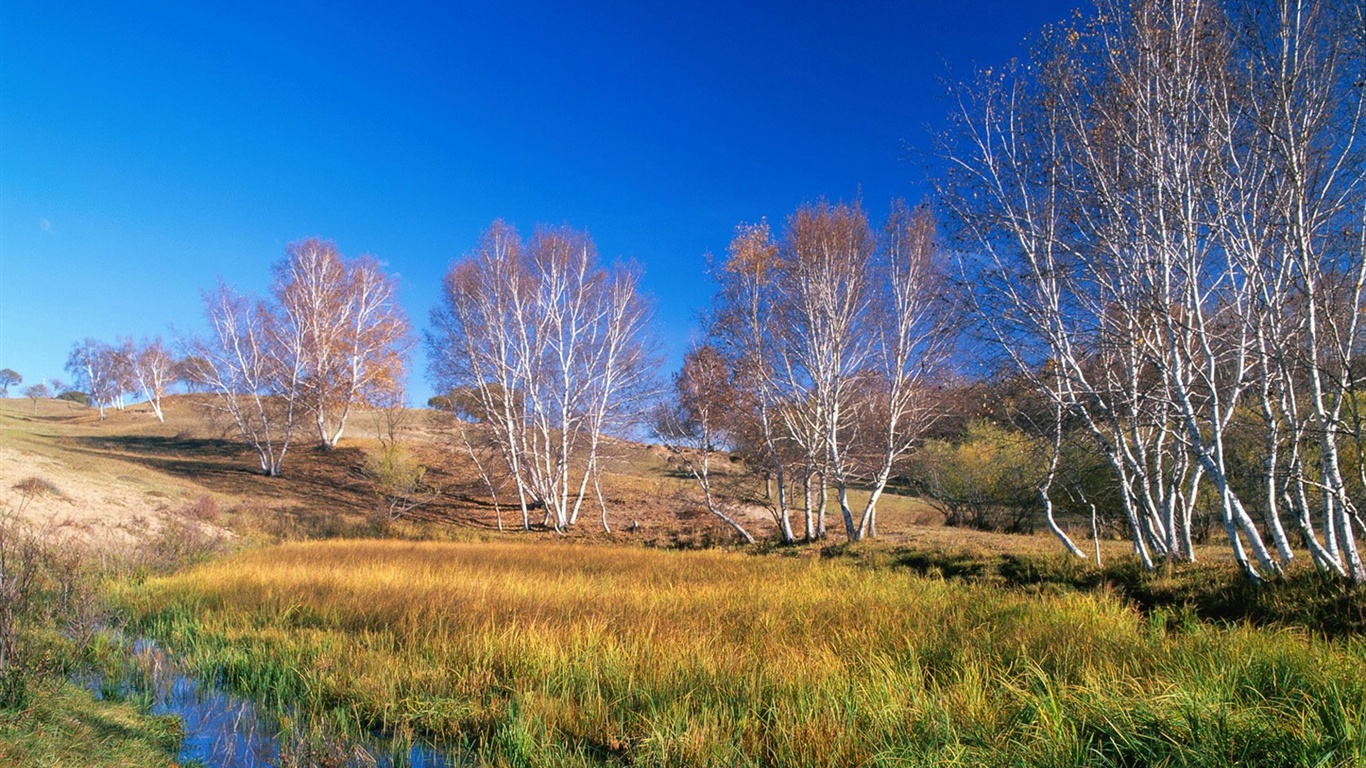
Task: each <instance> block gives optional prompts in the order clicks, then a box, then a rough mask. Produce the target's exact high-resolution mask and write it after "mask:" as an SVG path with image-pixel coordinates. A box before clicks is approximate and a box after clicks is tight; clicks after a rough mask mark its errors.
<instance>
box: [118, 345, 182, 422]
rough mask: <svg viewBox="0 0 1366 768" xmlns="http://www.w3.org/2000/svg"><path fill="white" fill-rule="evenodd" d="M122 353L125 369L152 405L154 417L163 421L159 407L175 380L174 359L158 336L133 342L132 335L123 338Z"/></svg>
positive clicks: (164, 419)
mask: <svg viewBox="0 0 1366 768" xmlns="http://www.w3.org/2000/svg"><path fill="white" fill-rule="evenodd" d="M122 346H123V349H124V355H125V356H126V358H127V360H128V362H129V369H130V371H131V373H132V376H133V381H134V382H135V383H136V385H137V387H138V389H139V390H141V392H142V396H143V399H145V400H146V401H147V404H148V405H150V406H152V413H153V414H155V415H156V417H157V421H160V422H165V421H166V416H165V414H164V413H162V410H161V398H162V397H163V396H164V395H165V394H166V392H167V390H169V389H170V387H171V384H173V383H174V382H175V380H176V359H175V357H174V356H173V355H172V354H171V351H170V350H169V349H168V348H167V347H166V344H165V342H163V341H162V340H161V337H160V336H157V337H155V338H152V339H150V340H147V339H144V340H143V341H142V343H140V344H135V343H134V342H133V340H132V339H125V340H124V342H123V345H122Z"/></svg>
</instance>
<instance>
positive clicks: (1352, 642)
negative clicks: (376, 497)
mask: <svg viewBox="0 0 1366 768" xmlns="http://www.w3.org/2000/svg"><path fill="white" fill-rule="evenodd" d="M115 599H116V601H117V602H118V603H119V604H120V605H121V606H122V607H123V608H124V609H125V610H126V611H127V612H128V613H129V615H130V616H131V617H132V619H133V621H134V624H135V627H136V628H137V629H139V631H143V632H147V633H150V634H152V635H154V636H156V637H158V638H159V639H161V640H162V641H164V642H166V643H167V644H169V646H170V647H171V648H173V649H175V650H176V651H178V652H180V653H182V654H183V655H184V656H185V658H186V661H187V662H188V663H189V664H190V665H191V666H193V667H196V668H198V669H200V670H201V671H202V672H203V673H204V674H206V675H212V676H221V677H222V679H224V680H226V681H227V682H228V683H229V684H230V685H232V686H233V687H235V688H237V689H239V690H242V691H244V692H246V693H249V694H251V695H254V696H256V697H257V698H260V699H264V700H266V701H268V702H273V703H277V704H279V705H281V706H284V707H294V708H297V709H296V710H295V711H297V712H300V713H306V714H308V715H310V716H315V715H316V716H327V717H331V718H335V719H337V720H338V721H341V722H344V723H349V724H350V727H354V728H356V729H372V728H383V729H386V730H390V731H394V732H397V733H400V734H403V733H411V734H421V735H424V736H427V737H429V738H433V739H436V740H438V741H442V742H447V743H452V744H456V745H460V746H462V747H463V748H465V749H466V750H468V752H469V753H470V754H471V755H473V756H475V757H476V758H477V759H479V760H481V761H483V762H486V763H488V764H496V765H604V764H605V765H617V764H623V765H624V764H632V765H727V766H729V765H741V766H743V765H755V766H759V765H783V766H786V765H800V766H807V765H809V766H845V765H896V766H907V765H911V766H914V765H927V766H928V765H965V766H966V765H1020V766H1026V765H1028V766H1034V765H1057V766H1067V765H1115V766H1120V765H1126V766H1127V765H1154V764H1161V765H1210V766H1214V765H1231V764H1239V765H1327V766H1336V765H1344V766H1345V765H1357V764H1362V763H1363V762H1366V726H1364V725H1363V723H1364V722H1366V643H1363V641H1362V640H1361V639H1359V638H1357V639H1345V640H1323V639H1317V638H1313V637H1310V636H1309V635H1307V634H1306V633H1303V632H1298V631H1295V630H1289V629H1275V630H1273V629H1265V628H1253V627H1241V626H1240V627H1232V628H1221V627H1216V626H1212V625H1207V624H1203V623H1201V622H1198V621H1188V622H1184V623H1180V622H1170V621H1166V620H1153V619H1151V618H1148V617H1144V616H1141V615H1140V614H1139V613H1138V612H1136V611H1135V610H1133V609H1131V608H1129V607H1128V606H1127V605H1126V604H1124V603H1122V602H1121V601H1120V600H1118V599H1116V598H1114V597H1112V596H1108V595H1106V594H1097V593H1079V592H1074V593H1064V594H1058V595H1031V594H1025V593H1023V592H1020V591H1011V590H1003V589H1001V588H999V587H993V586H990V585H973V584H961V583H952V582H945V581H942V580H936V579H930V578H922V577H918V576H914V575H911V574H909V573H906V572H905V571H903V570H890V569H885V568H882V569H880V568H868V567H860V566H859V565H858V564H856V563H850V562H844V561H829V560H818V559H802V558H779V557H754V556H747V555H738V554H727V553H718V552H666V551H654V550H635V549H626V548H619V547H601V546H588V545H574V544H563V545H556V544H547V543H544V542H538V543H531V544H528V543H505V542H493V543H478V544H459V543H430V542H425V543H424V542H419V543H413V542H393V541H384V542H380V541H359V542H355V541H353V542H342V541H331V542H318V543H303V544H290V545H284V546H279V547H274V548H270V549H263V550H256V551H251V552H245V553H240V554H238V555H234V556H232V557H229V558H225V559H220V560H216V561H213V562H210V563H207V564H202V565H200V566H198V567H196V568H194V569H192V570H190V571H188V572H184V573H181V574H179V575H174V576H169V577H164V578H154V579H149V580H147V581H145V582H142V583H140V584H131V583H130V584H125V585H124V586H122V587H121V588H120V591H119V592H118V593H117V594H116V595H115ZM1172 627H1176V629H1172Z"/></svg>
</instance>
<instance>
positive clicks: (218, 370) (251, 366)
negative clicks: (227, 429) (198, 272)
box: [184, 283, 306, 477]
mask: <svg viewBox="0 0 1366 768" xmlns="http://www.w3.org/2000/svg"><path fill="white" fill-rule="evenodd" d="M204 314H205V319H206V320H207V321H208V325H209V328H210V332H209V335H208V336H207V337H206V338H202V339H197V340H194V341H192V342H190V345H189V350H188V352H189V354H188V355H187V356H186V358H185V361H184V362H185V363H186V364H187V365H189V366H191V369H190V370H189V371H187V373H188V374H189V376H190V377H191V378H192V379H193V380H194V381H196V382H198V383H199V384H200V385H201V386H203V387H204V388H205V389H206V390H208V391H209V392H212V393H213V394H214V395H216V397H215V403H216V405H217V407H218V408H219V409H221V410H222V411H223V412H226V413H227V414H228V415H229V416H230V417H231V418H232V421H233V424H234V425H235V426H236V427H237V431H238V434H240V435H241V436H242V439H244V440H245V441H246V442H247V444H248V445H250V446H251V447H252V449H253V450H254V451H255V452H256V456H257V459H258V461H259V463H260V466H261V471H262V472H263V473H265V474H266V475H267V476H270V477H275V476H278V475H279V474H280V467H281V465H282V464H283V462H284V458H285V454H286V453H287V452H288V451H289V445H290V442H291V440H292V439H293V436H294V429H295V426H296V423H297V418H298V415H299V410H300V407H301V406H300V403H299V392H300V385H301V383H302V380H303V377H304V370H305V363H304V350H305V344H306V341H305V338H306V335H305V334H306V332H305V330H304V329H303V328H302V327H300V326H299V325H297V324H295V323H292V322H289V319H290V318H289V317H288V316H287V315H277V314H276V313H274V312H272V311H271V308H270V306H269V305H267V304H266V303H265V302H263V301H259V300H255V301H253V300H251V299H249V298H247V297H244V296H241V295H239V294H237V293H236V292H234V291H233V290H232V289H231V288H229V287H228V286H227V285H224V284H222V283H220V284H219V285H218V287H217V288H216V289H215V290H213V291H211V292H206V293H205V294H204Z"/></svg>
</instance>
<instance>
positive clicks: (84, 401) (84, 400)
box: [57, 389, 90, 405]
mask: <svg viewBox="0 0 1366 768" xmlns="http://www.w3.org/2000/svg"><path fill="white" fill-rule="evenodd" d="M57 399H58V400H67V401H70V402H73V403H76V404H78V405H90V395H87V394H86V393H84V392H82V391H80V390H79V389H68V390H67V391H65V392H63V393H61V394H60V395H57Z"/></svg>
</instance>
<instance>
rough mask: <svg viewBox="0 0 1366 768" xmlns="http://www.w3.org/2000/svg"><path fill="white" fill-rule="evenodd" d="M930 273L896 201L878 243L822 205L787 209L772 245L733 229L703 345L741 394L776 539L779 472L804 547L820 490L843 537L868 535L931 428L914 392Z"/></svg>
mask: <svg viewBox="0 0 1366 768" xmlns="http://www.w3.org/2000/svg"><path fill="white" fill-rule="evenodd" d="M940 266H941V265H940V263H939V260H938V259H937V250H936V248H935V245H934V225H933V221H932V220H931V219H930V218H929V216H928V214H927V213H925V212H923V211H922V212H919V213H916V212H912V211H911V210H910V209H909V208H907V207H906V206H905V205H904V204H902V203H896V204H894V206H893V210H892V214H891V215H890V216H889V219H888V223H887V227H886V230H885V232H884V234H883V236H882V237H879V236H878V235H877V234H876V233H875V232H874V230H873V229H872V227H871V226H870V225H869V223H868V219H867V216H866V215H865V214H864V213H863V211H862V209H861V208H860V207H859V206H857V205H843V204H841V205H830V204H828V203H819V204H815V205H806V206H803V207H801V208H800V209H798V211H797V212H795V213H794V214H793V215H792V216H790V217H789V218H788V220H787V222H786V226H785V229H784V232H783V236H782V238H781V239H780V240H778V241H777V242H776V243H775V242H774V240H773V239H772V238H771V236H770V234H769V232H768V229H767V227H766V226H765V225H759V226H757V227H742V228H741V229H740V230H739V231H738V233H737V236H736V239H735V241H733V243H732V246H731V249H730V254H729V258H728V259H727V261H726V262H725V263H724V264H723V265H722V268H721V270H720V271H719V273H718V276H719V278H720V282H721V291H720V293H719V295H718V298H717V302H716V306H717V314H716V319H715V320H714V322H713V323H712V329H713V331H712V335H713V337H714V339H715V340H716V344H717V347H718V349H721V350H723V351H724V353H725V354H727V355H728V356H729V357H730V359H731V360H732V364H733V365H734V366H735V367H736V370H737V372H739V373H740V375H739V376H738V377H737V385H738V386H740V387H741V388H742V389H744V390H745V391H746V392H747V393H748V395H749V401H748V402H750V403H751V404H752V410H751V411H750V416H751V420H752V421H753V422H754V424H755V425H756V428H755V429H753V430H752V433H753V434H756V435H757V436H759V437H760V438H761V440H760V441H759V443H760V445H761V446H762V448H763V452H762V453H761V456H762V457H763V458H764V459H765V463H766V464H767V467H768V468H769V469H770V471H771V472H772V473H773V475H774V476H775V477H776V478H777V481H778V496H777V500H776V502H775V504H774V508H775V514H776V517H777V520H778V523H779V528H780V533H781V536H782V538H783V540H784V541H791V540H793V538H795V537H794V536H793V535H792V532H791V527H790V522H789V519H790V518H789V512H788V506H789V502H788V498H789V490H788V483H789V478H790V477H791V475H793V474H796V475H797V476H798V477H799V478H800V479H801V482H802V497H803V509H804V513H805V535H806V538H807V539H808V540H810V539H814V538H820V537H822V536H824V535H825V513H824V510H825V503H826V502H825V497H826V495H827V485H833V486H834V491H835V495H836V499H837V504H838V507H839V510H840V514H841V517H842V520H843V523H844V530H845V535H846V537H847V538H849V539H850V540H858V539H862V538H864V537H866V536H873V535H876V532H877V502H878V499H879V498H880V497H881V495H882V493H883V491H884V489H885V488H886V485H887V482H888V480H889V478H890V477H891V474H892V469H893V467H894V466H895V464H896V462H897V461H898V460H899V459H900V458H901V457H903V456H904V455H905V454H906V453H907V452H908V451H909V450H910V449H911V447H912V446H913V445H914V444H915V443H916V442H917V441H918V439H919V438H920V436H921V435H922V434H923V430H924V429H925V427H926V426H928V424H929V423H930V420H931V418H930V415H931V412H930V410H929V409H927V408H926V407H925V402H924V397H923V395H924V393H925V391H926V388H927V387H928V385H929V384H930V382H931V381H932V379H933V378H934V376H935V375H936V373H937V371H938V370H939V366H940V364H941V363H942V361H943V356H944V352H945V350H946V345H947V341H948V339H949V333H948V326H947V324H946V323H945V322H943V320H944V318H945V317H946V315H945V313H944V312H943V310H944V307H943V305H942V303H941V302H940V298H941V296H942V291H943V289H944V282H943V280H942V273H943V270H942V269H941V268H940ZM794 449H795V450H794ZM794 453H795V454H796V455H797V456H798V457H799V458H798V459H797V460H796V461H795V462H794V461H793V460H792V458H790V457H791V455H792V454H794ZM856 487H857V488H858V489H860V490H864V491H866V492H867V493H868V497H867V499H866V501H865V502H864V504H863V505H862V507H861V509H859V510H858V511H857V512H856V511H855V509H854V507H853V502H852V501H851V496H850V493H849V492H850V490H851V489H853V488H856ZM817 497H818V498H817Z"/></svg>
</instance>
